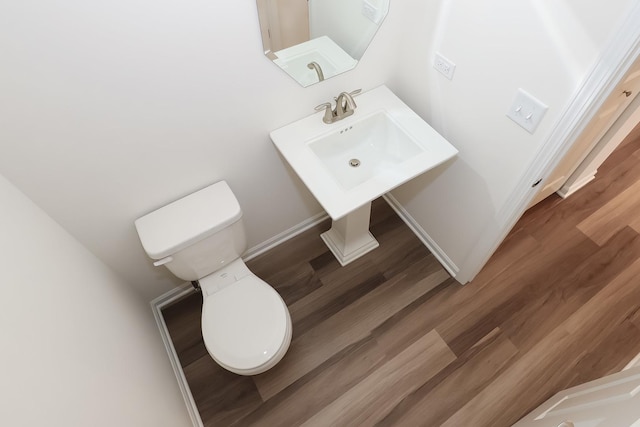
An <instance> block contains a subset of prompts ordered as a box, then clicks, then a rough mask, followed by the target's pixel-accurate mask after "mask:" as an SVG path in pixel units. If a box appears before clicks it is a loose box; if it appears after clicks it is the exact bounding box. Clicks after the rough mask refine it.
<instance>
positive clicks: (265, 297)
mask: <svg viewBox="0 0 640 427" xmlns="http://www.w3.org/2000/svg"><path fill="white" fill-rule="evenodd" d="M203 297H204V302H203V307H202V337H203V340H204V343H205V347H206V348H207V351H208V352H209V354H210V355H211V357H213V359H214V360H215V361H216V362H217V363H218V364H220V365H221V366H222V367H224V368H225V369H227V370H229V371H231V372H235V373H238V374H241V375H256V374H258V373H261V372H264V371H266V370H267V369H269V368H271V367H272V366H274V365H275V364H276V363H278V362H279V361H280V359H282V357H283V356H284V354H285V353H286V351H287V349H288V347H289V344H290V342H291V332H292V331H291V330H292V328H291V317H290V315H289V311H288V310H287V306H286V305H285V303H284V301H283V300H282V298H281V297H280V295H279V294H278V293H277V292H276V291H275V290H274V289H273V288H272V287H271V286H269V285H268V284H267V283H265V282H264V281H262V280H261V279H260V278H258V277H257V276H255V275H253V274H249V275H247V276H245V277H243V278H241V279H240V280H238V281H237V282H234V283H232V284H229V285H228V286H225V287H224V288H222V289H220V290H218V291H217V292H215V293H213V294H211V295H209V296H207V295H204V294H203Z"/></svg>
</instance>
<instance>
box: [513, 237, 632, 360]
mask: <svg viewBox="0 0 640 427" xmlns="http://www.w3.org/2000/svg"><path fill="white" fill-rule="evenodd" d="M639 258H640V235H638V233H636V232H635V231H633V230H631V229H630V228H628V227H626V228H624V229H622V230H620V232H618V233H617V234H616V235H615V236H613V237H612V238H611V239H610V240H609V241H608V242H606V243H605V245H604V246H603V247H602V248H600V249H598V250H597V251H596V252H594V253H593V254H591V255H589V256H588V257H586V258H585V259H584V260H583V261H582V262H580V263H577V264H576V265H574V267H573V271H571V272H569V273H568V274H563V275H558V276H557V277H556V278H555V279H554V280H552V281H551V282H549V283H548V284H546V285H547V286H539V287H537V288H535V289H533V290H532V291H531V292H529V293H528V294H527V295H526V301H525V304H523V305H522V306H521V308H520V309H519V310H518V311H517V312H515V313H513V314H512V315H511V316H510V317H509V318H508V319H505V320H504V321H503V322H502V323H501V327H502V329H503V330H504V331H505V333H506V334H507V335H508V336H509V338H510V339H511V340H512V341H513V342H514V344H516V346H518V348H519V349H520V350H523V351H524V350H527V349H528V348H530V347H531V346H533V345H535V343H537V342H539V341H540V340H541V339H542V338H543V337H544V336H545V335H547V334H548V333H549V332H550V331H552V330H553V329H554V328H555V327H556V326H557V325H559V324H561V323H562V322H563V321H565V320H566V319H567V318H568V317H569V316H570V315H571V314H572V313H574V312H575V311H576V310H578V309H579V308H580V307H582V306H583V305H584V304H585V303H586V302H588V301H589V299H591V298H592V297H593V296H594V295H595V294H597V293H598V292H599V291H600V290H601V289H602V288H603V287H604V286H606V285H607V283H609V282H610V281H611V280H612V279H613V278H614V277H615V276H616V275H618V274H619V273H620V271H622V270H624V269H626V268H627V267H629V266H630V265H631V264H632V263H633V262H634V261H636V260H637V259H639ZM514 304H515V303H514Z"/></svg>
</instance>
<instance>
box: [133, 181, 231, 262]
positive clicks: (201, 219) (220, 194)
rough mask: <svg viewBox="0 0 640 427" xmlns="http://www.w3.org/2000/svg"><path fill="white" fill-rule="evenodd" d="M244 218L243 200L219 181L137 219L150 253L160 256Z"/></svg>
mask: <svg viewBox="0 0 640 427" xmlns="http://www.w3.org/2000/svg"><path fill="white" fill-rule="evenodd" d="M240 218H242V211H241V210H240V204H239V203H238V200H237V199H236V197H235V196H234V194H233V192H231V189H230V188H229V185H228V184H227V183H226V181H220V182H217V183H215V184H213V185H210V186H208V187H206V188H203V189H202V190H199V191H196V192H195V193H192V194H189V195H188V196H185V197H183V198H181V199H179V200H176V201H175V202H173V203H170V204H168V205H166V206H164V207H161V208H160V209H158V210H155V211H153V212H151V213H149V214H147V215H145V216H143V217H140V218H138V219H137V220H136V221H135V225H136V230H137V231H138V236H140V241H141V242H142V246H143V247H144V250H145V251H146V252H147V255H149V257H151V258H153V259H160V258H164V257H167V256H169V255H172V254H175V253H176V252H178V251H180V250H182V249H184V248H186V247H187V246H189V245H192V244H194V243H196V242H198V241H200V240H202V239H204V238H206V237H209V236H211V235H212V234H214V233H216V232H218V231H220V230H221V229H223V228H225V227H227V226H229V225H231V224H233V223H234V222H236V221H238V220H239V219H240Z"/></svg>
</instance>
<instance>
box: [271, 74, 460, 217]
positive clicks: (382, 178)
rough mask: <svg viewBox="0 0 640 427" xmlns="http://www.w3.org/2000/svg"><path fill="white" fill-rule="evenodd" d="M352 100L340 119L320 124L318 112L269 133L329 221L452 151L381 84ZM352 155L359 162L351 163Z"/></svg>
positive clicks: (426, 169)
mask: <svg viewBox="0 0 640 427" xmlns="http://www.w3.org/2000/svg"><path fill="white" fill-rule="evenodd" d="M355 100H356V103H357V104H358V107H357V108H356V110H355V112H354V114H353V115H352V116H349V117H347V118H345V119H343V120H341V121H338V122H335V123H332V124H326V123H324V122H323V121H322V117H323V114H324V113H323V112H319V113H316V114H313V115H311V116H308V117H306V118H303V119H301V120H298V121H296V122H293V123H291V124H289V125H287V126H284V127H282V128H280V129H277V130H275V131H273V132H271V134H270V136H271V139H272V141H273V143H274V144H275V145H276V147H277V148H278V150H279V151H280V153H281V154H282V155H283V157H284V158H285V159H286V160H287V162H288V163H289V164H290V165H291V167H292V168H293V170H294V171H295V172H296V173H297V174H298V176H299V177H300V179H302V181H303V182H304V183H305V185H306V186H307V188H309V190H310V191H311V193H312V194H313V195H314V196H315V198H316V199H317V200H318V201H319V202H320V204H321V205H322V207H323V208H324V209H325V210H326V211H327V213H328V214H329V215H330V216H331V218H332V219H334V220H337V219H340V218H342V217H344V216H345V215H347V214H348V213H349V212H352V211H354V210H356V209H357V208H359V207H361V206H364V205H366V204H367V203H369V202H371V201H372V200H374V199H376V198H378V197H379V196H381V195H383V194H385V193H387V192H389V191H391V190H392V189H394V188H395V187H397V186H399V185H400V184H403V183H405V182H407V181H408V180H410V179H412V178H415V177H416V176H418V175H420V174H422V173H424V172H426V171H428V170H430V169H432V168H434V167H436V166H438V165H440V164H442V163H443V162H445V161H447V160H448V159H451V158H452V157H454V156H455V155H456V153H457V152H458V151H457V150H456V149H455V147H453V146H452V145H451V144H450V143H449V142H448V141H447V140H446V139H444V138H443V137H442V136H441V135H440V134H438V132H436V131H435V130H434V129H433V128H432V127H431V126H429V124H427V123H426V122H425V121H424V120H422V119H421V118H420V116H418V115H417V114H416V113H415V112H414V111H413V110H411V109H410V108H409V107H408V106H407V105H406V104H405V103H404V102H402V101H401V100H400V99H399V98H398V97H397V96H396V95H395V94H393V92H391V90H389V89H388V88H387V87H386V86H384V85H383V86H379V87H377V88H375V89H372V90H370V91H367V92H364V93H362V94H361V95H359V96H357V97H356V98H355ZM352 159H355V160H357V161H359V166H357V167H354V166H351V165H350V163H349V162H350V161H351V160H352Z"/></svg>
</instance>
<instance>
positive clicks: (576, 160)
mask: <svg viewBox="0 0 640 427" xmlns="http://www.w3.org/2000/svg"><path fill="white" fill-rule="evenodd" d="M638 92H640V58H638V59H636V61H635V63H634V64H633V65H632V66H631V68H630V69H629V71H628V72H627V74H626V75H625V76H624V78H623V79H622V81H621V82H620V84H618V86H617V87H616V88H615V89H614V90H613V93H612V94H611V95H610V96H609V98H607V100H606V101H605V103H604V104H603V105H602V107H600V110H598V113H597V114H596V116H595V117H594V118H593V119H592V120H591V123H589V125H588V126H587V128H586V129H585V130H584V132H582V135H580V137H579V138H578V139H577V140H576V141H575V142H574V144H573V146H572V147H571V148H570V149H569V151H568V152H567V153H566V154H565V156H564V157H563V158H562V160H561V161H560V163H559V164H558V166H556V168H555V169H554V170H553V172H552V173H551V175H550V176H548V177H547V178H545V185H544V186H543V187H542V188H541V189H540V191H539V192H538V194H537V195H536V197H535V198H534V199H533V200H532V201H531V203H530V204H529V207H531V206H533V205H535V204H537V203H538V202H540V201H542V200H543V199H545V198H547V197H548V196H550V195H551V194H553V193H555V192H556V191H558V190H559V189H560V187H562V185H563V184H564V183H565V182H566V181H567V179H569V176H570V175H571V174H572V173H573V171H575V170H576V169H577V168H578V166H579V165H580V163H581V162H582V161H583V160H584V159H585V158H586V157H587V155H588V154H589V153H590V152H591V150H592V149H593V148H594V147H595V146H596V144H597V143H598V141H600V139H601V138H602V136H603V135H604V134H605V133H606V132H607V130H609V128H610V127H611V125H613V123H614V122H615V121H616V119H617V118H618V117H620V115H621V114H622V113H623V112H624V110H625V109H626V108H627V107H628V106H629V104H630V103H631V101H633V99H634V98H635V97H636V96H637V95H638Z"/></svg>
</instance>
